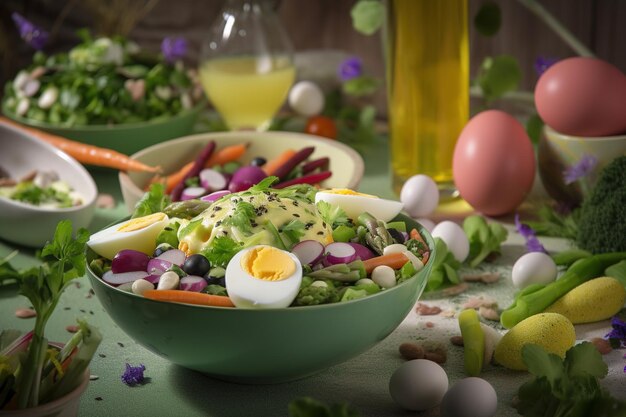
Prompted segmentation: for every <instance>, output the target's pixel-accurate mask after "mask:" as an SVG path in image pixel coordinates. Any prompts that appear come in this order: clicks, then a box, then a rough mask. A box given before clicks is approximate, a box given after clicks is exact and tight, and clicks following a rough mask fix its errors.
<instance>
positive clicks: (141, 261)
mask: <svg viewBox="0 0 626 417" xmlns="http://www.w3.org/2000/svg"><path fill="white" fill-rule="evenodd" d="M148 261H150V257H149V256H148V255H146V254H145V253H143V252H139V251H137V250H133V249H123V250H121V251H119V252H118V253H117V254H116V255H115V256H114V257H113V260H112V261H111V271H113V273H114V274H120V273H122V272H131V271H145V270H146V268H147V267H148Z"/></svg>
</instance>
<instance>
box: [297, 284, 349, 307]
mask: <svg viewBox="0 0 626 417" xmlns="http://www.w3.org/2000/svg"><path fill="white" fill-rule="evenodd" d="M337 301H339V295H338V294H337V290H336V289H335V288H333V287H331V286H328V285H326V286H317V285H309V286H308V287H303V288H300V292H299V293H298V295H297V296H296V299H295V300H294V302H293V305H294V306H314V305H318V304H329V303H336V302H337Z"/></svg>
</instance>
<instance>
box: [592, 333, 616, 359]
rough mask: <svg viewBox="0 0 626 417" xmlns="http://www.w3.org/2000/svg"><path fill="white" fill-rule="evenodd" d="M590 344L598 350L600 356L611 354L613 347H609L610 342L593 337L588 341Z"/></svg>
mask: <svg viewBox="0 0 626 417" xmlns="http://www.w3.org/2000/svg"><path fill="white" fill-rule="evenodd" d="M590 342H591V343H592V344H593V345H594V346H595V348H596V349H598V352H600V354H601V355H606V354H607V353H611V351H612V350H613V347H612V346H611V342H609V341H608V340H606V339H603V338H601V337H594V338H593V339H591V340H590Z"/></svg>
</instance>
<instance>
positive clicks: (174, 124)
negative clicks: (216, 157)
mask: <svg viewBox="0 0 626 417" xmlns="http://www.w3.org/2000/svg"><path fill="white" fill-rule="evenodd" d="M205 106H206V103H205V102H202V103H200V104H199V105H197V106H196V107H194V108H193V109H190V110H185V111H182V112H180V113H178V114H177V115H176V116H173V117H170V118H167V119H163V120H152V121H147V122H141V123H127V124H121V125H89V126H74V127H62V126H55V125H51V124H49V123H43V122H39V121H36V120H31V119H26V118H23V117H19V116H17V115H15V114H13V113H11V112H9V111H8V110H7V109H6V108H3V113H4V115H5V116H6V117H8V118H10V119H12V120H15V121H16V122H19V123H21V124H23V125H26V126H30V127H34V128H37V129H41V130H44V131H46V132H50V133H53V134H55V135H59V136H63V137H65V138H68V139H72V140H76V141H78V142H83V143H87V144H89V145H95V146H99V147H101V148H109V149H113V150H116V151H118V152H122V153H124V154H126V155H130V154H133V153H135V152H138V151H140V150H141V149H144V148H146V147H148V146H151V145H154V144H157V143H160V142H163V141H166V140H169V139H174V138H178V137H181V136H186V135H189V134H191V133H192V132H193V127H194V125H195V124H196V120H197V118H198V115H199V114H200V112H201V111H202V109H203V108H204V107H205Z"/></svg>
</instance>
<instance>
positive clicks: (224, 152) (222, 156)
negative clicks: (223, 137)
mask: <svg viewBox="0 0 626 417" xmlns="http://www.w3.org/2000/svg"><path fill="white" fill-rule="evenodd" d="M247 149H248V144H247V143H241V144H238V145H230V146H226V147H225V148H222V149H220V150H218V151H215V153H213V155H211V157H210V158H209V160H208V161H207V162H206V164H204V167H205V168H210V167H213V166H216V165H224V164H226V163H228V162H233V161H237V160H238V159H239V158H241V157H242V156H243V154H244V153H246V150H247ZM192 166H193V161H191V162H189V163H187V164H185V165H183V166H182V167H181V168H180V169H179V170H178V171H176V172H173V173H171V174H170V175H168V176H166V177H162V176H156V177H154V178H152V180H151V181H150V184H152V183H155V182H163V183H164V184H165V192H166V193H168V194H169V193H171V192H172V190H173V189H174V187H176V184H179V183H180V182H181V181H183V178H185V176H187V173H188V172H189V171H190V170H191V167H192ZM149 186H150V185H148V187H149ZM148 187H146V189H148Z"/></svg>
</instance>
